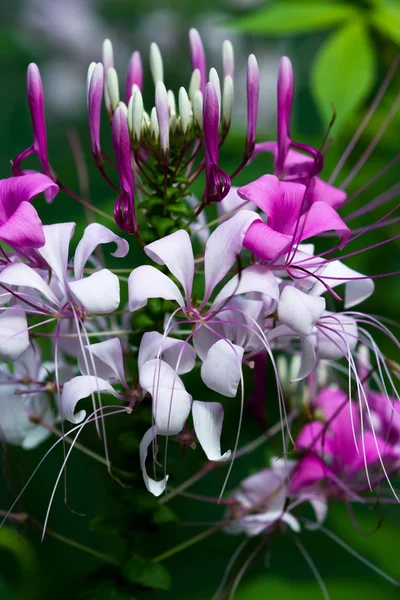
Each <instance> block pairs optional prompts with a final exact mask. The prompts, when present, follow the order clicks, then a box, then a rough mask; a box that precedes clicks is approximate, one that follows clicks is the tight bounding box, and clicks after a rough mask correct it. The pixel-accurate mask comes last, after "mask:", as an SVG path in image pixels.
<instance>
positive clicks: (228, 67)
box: [222, 40, 235, 79]
mask: <svg viewBox="0 0 400 600" xmlns="http://www.w3.org/2000/svg"><path fill="white" fill-rule="evenodd" d="M222 66H223V71H224V78H225V77H227V75H229V76H230V77H232V79H233V74H234V70H235V62H234V55H233V46H232V44H231V42H230V41H229V40H225V41H224V43H223V44H222Z"/></svg>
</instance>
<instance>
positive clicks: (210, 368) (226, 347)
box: [201, 340, 244, 398]
mask: <svg viewBox="0 0 400 600" xmlns="http://www.w3.org/2000/svg"><path fill="white" fill-rule="evenodd" d="M243 354H244V350H243V348H242V347H241V346H236V345H235V344H232V343H230V342H228V341H227V340H218V342H216V343H215V344H213V345H212V346H211V348H210V349H209V351H208V353H207V356H206V358H205V360H204V362H203V364H202V366H201V378H202V380H203V381H204V383H205V384H206V386H207V387H209V388H210V389H211V390H214V392H218V393H219V394H222V395H223V396H227V397H228V398H234V397H235V396H236V393H237V389H238V386H239V383H240V380H241V376H242V359H243Z"/></svg>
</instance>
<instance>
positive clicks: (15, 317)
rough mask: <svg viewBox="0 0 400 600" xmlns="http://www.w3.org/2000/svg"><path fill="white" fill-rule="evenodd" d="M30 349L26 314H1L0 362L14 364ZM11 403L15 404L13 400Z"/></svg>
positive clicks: (16, 311) (12, 312)
mask: <svg viewBox="0 0 400 600" xmlns="http://www.w3.org/2000/svg"><path fill="white" fill-rule="evenodd" d="M28 347H29V335H28V323H27V320H26V316H25V313H24V312H23V311H22V310H17V309H15V310H6V311H5V312H3V313H0V360H3V361H4V362H14V361H15V360H17V359H18V358H19V357H20V356H21V354H23V353H24V352H25V351H26V350H27V349H28ZM10 402H13V399H12V398H10ZM0 430H1V424H0Z"/></svg>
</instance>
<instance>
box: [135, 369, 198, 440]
mask: <svg viewBox="0 0 400 600" xmlns="http://www.w3.org/2000/svg"><path fill="white" fill-rule="evenodd" d="M139 382H140V385H141V386H142V388H143V389H144V390H145V391H146V392H148V393H149V394H150V395H151V397H152V399H153V415H154V421H155V424H156V425H157V428H158V433H160V434H161V435H174V434H177V433H179V432H180V431H182V428H183V426H184V424H185V422H186V419H187V418H188V416H189V413H190V407H191V401H192V398H191V396H190V395H189V394H188V393H187V391H186V389H185V386H184V385H183V382H182V380H181V378H180V377H179V376H178V375H177V373H176V372H175V371H174V369H173V368H172V367H170V366H169V365H168V364H167V363H166V362H164V361H163V360H157V359H154V360H149V361H148V362H146V363H145V364H144V365H143V366H142V368H141V369H140V372H139Z"/></svg>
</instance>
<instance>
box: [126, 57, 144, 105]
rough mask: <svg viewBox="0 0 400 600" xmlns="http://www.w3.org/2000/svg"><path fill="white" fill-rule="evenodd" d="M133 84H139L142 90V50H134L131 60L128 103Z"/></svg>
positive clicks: (127, 77)
mask: <svg viewBox="0 0 400 600" xmlns="http://www.w3.org/2000/svg"><path fill="white" fill-rule="evenodd" d="M133 85H137V86H138V88H139V90H140V91H142V90H143V67H142V57H141V56H140V52H134V53H133V54H132V56H131V60H130V61H129V66H128V73H127V76H126V90H125V98H126V104H129V100H130V98H131V96H132V86H133Z"/></svg>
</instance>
